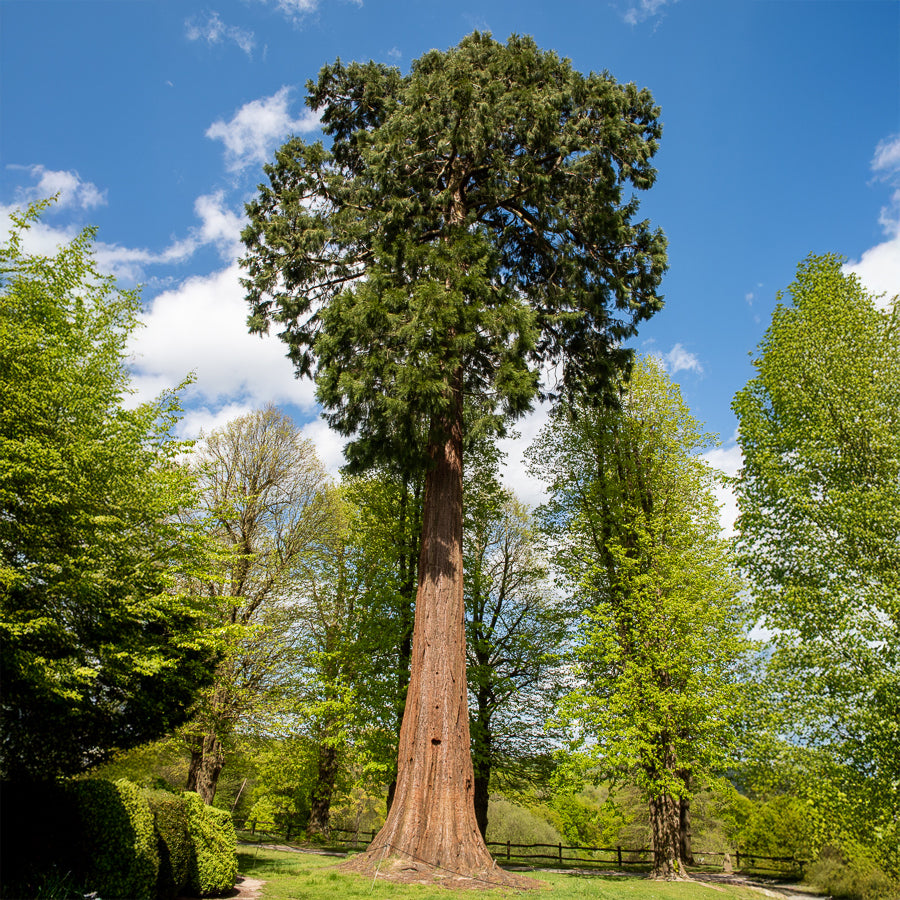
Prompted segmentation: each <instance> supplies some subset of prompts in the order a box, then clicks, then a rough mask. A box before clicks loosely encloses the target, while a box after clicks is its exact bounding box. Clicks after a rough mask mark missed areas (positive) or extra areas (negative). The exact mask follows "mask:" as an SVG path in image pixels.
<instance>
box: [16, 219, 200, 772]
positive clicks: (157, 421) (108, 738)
mask: <svg viewBox="0 0 900 900" xmlns="http://www.w3.org/2000/svg"><path fill="white" fill-rule="evenodd" d="M38 212H39V208H31V209H30V210H29V211H28V212H27V213H25V214H24V215H20V214H14V215H13V223H14V224H13V228H12V231H11V233H10V235H9V240H8V242H7V243H6V244H5V245H3V247H2V248H0V277H2V286H0V372H2V377H0V673H2V682H3V693H2V700H0V709H2V715H3V727H2V738H0V748H2V765H0V768H2V773H3V776H4V777H8V778H14V779H20V778H46V777H53V776H58V775H65V774H71V773H75V772H80V771H83V770H85V769H87V768H89V767H90V766H91V765H93V764H95V763H97V762H98V761H100V760H102V759H104V758H105V757H106V756H108V755H109V754H110V753H111V752H112V751H113V750H114V749H118V748H126V747H131V746H135V745H137V744H140V743H143V742H145V741H147V740H150V739H152V738H156V737H159V736H161V735H162V734H164V733H166V732H167V731H169V730H171V729H172V728H173V727H174V726H176V725H178V724H179V723H180V722H181V721H183V719H184V718H185V716H186V715H187V712H188V709H189V706H190V704H191V703H192V701H193V699H194V696H195V693H196V691H197V690H198V689H199V688H200V687H201V686H203V685H204V684H205V683H207V682H208V681H209V678H210V676H211V674H212V670H213V668H214V665H215V652H216V646H217V643H216V640H215V637H214V635H213V633H212V632H210V631H208V630H207V625H208V624H209V619H208V618H207V608H206V605H205V604H204V603H203V602H202V601H201V599H200V598H199V597H198V596H197V595H196V594H192V593H191V592H190V591H189V589H188V587H187V585H188V582H189V576H193V575H196V574H197V573H198V569H199V570H200V571H202V567H203V564H204V561H205V560H206V559H207V557H206V556H205V550H204V547H203V544H202V541H201V540H200V539H199V536H198V535H197V533H196V532H195V531H194V530H193V529H192V528H191V527H190V526H187V525H184V524H181V523H180V522H179V520H178V514H179V512H180V511H181V510H183V509H184V508H186V507H188V506H190V504H191V503H192V501H193V496H194V495H193V488H192V484H191V481H190V479H189V478H188V477H187V476H186V473H185V471H184V470H183V469H182V468H181V467H180V466H179V465H177V464H176V457H177V455H178V454H179V452H182V451H183V450H184V449H185V448H184V446H183V445H182V444H180V443H179V442H177V441H175V440H174V439H173V437H172V428H173V426H174V424H175V422H176V421H177V416H178V407H177V401H176V398H175V397H174V396H172V395H168V396H164V397H162V398H161V399H160V400H159V401H158V402H155V403H149V404H143V405H141V406H138V407H137V408H128V407H127V403H126V401H127V400H128V393H129V376H128V372H127V368H126V365H125V360H124V353H125V344H126V341H127V338H128V335H129V334H130V333H131V331H132V330H133V329H134V328H135V326H136V324H137V313H138V308H139V307H138V298H137V295H136V294H134V293H132V292H128V291H123V290H120V289H119V288H118V287H117V286H116V284H115V282H114V281H113V280H112V279H111V278H109V277H107V276H104V275H102V274H101V273H99V272H98V271H97V269H96V267H95V264H94V260H93V258H92V249H91V243H92V239H93V236H94V234H93V231H91V230H87V231H84V232H82V233H81V234H80V235H79V236H78V237H77V238H75V239H74V240H73V241H72V242H71V243H70V244H68V245H65V246H63V247H62V248H60V250H59V251H58V253H57V254H56V255H55V256H52V257H45V256H38V255H31V254H28V253H26V251H25V250H24V248H23V241H24V238H25V233H26V231H27V229H28V228H29V227H30V225H31V224H32V223H33V222H34V221H35V220H36V219H37V216H38Z"/></svg>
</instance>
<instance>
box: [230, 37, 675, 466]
mask: <svg viewBox="0 0 900 900" xmlns="http://www.w3.org/2000/svg"><path fill="white" fill-rule="evenodd" d="M307 88H308V91H309V97H308V100H307V103H308V105H309V106H310V107H311V108H312V109H314V110H317V111H320V112H321V113H322V121H323V125H324V129H325V132H326V134H328V135H329V136H330V137H331V139H332V144H331V148H330V150H326V149H325V148H324V147H323V146H322V145H321V144H318V143H317V144H313V145H307V144H305V143H304V142H303V141H302V140H300V139H299V138H294V139H292V140H291V141H289V142H288V143H287V144H285V145H284V146H283V147H282V148H281V150H280V151H278V153H277V154H276V159H275V163H274V164H272V165H269V166H266V174H267V175H268V178H269V183H268V184H267V185H261V186H260V194H259V197H258V199H257V200H255V201H254V202H252V203H250V204H249V205H248V207H247V211H248V215H249V218H250V225H249V226H248V228H247V229H246V230H245V231H244V233H243V236H242V237H243V241H244V243H245V245H246V247H247V254H246V256H245V258H244V260H243V265H244V266H245V268H246V270H247V278H246V280H245V282H244V283H245V286H246V288H247V292H248V300H249V302H250V305H251V308H252V313H251V317H250V326H251V328H252V329H253V330H256V331H266V330H268V327H269V325H270V323H273V322H274V323H275V324H276V325H277V326H278V327H279V329H281V331H280V336H281V337H282V339H283V340H285V341H286V342H287V344H288V346H289V348H290V356H291V359H292V360H293V361H294V364H295V365H296V367H297V369H298V371H299V372H300V373H301V374H311V373H312V372H313V371H315V376H316V380H317V383H318V396H319V399H320V401H321V402H322V404H323V406H324V407H325V409H326V413H325V415H326V418H327V419H328V420H329V422H330V423H331V424H332V425H333V426H334V427H336V428H337V429H339V430H340V431H341V432H342V433H344V434H348V435H354V439H353V440H352V441H351V443H350V444H349V446H348V448H347V456H348V459H349V461H350V464H351V466H352V467H354V468H362V467H365V466H367V465H369V464H371V463H373V462H379V461H384V460H385V459H387V460H393V461H396V462H399V463H400V464H401V465H404V466H406V467H407V468H408V469H409V470H413V469H414V468H415V467H416V465H421V464H422V462H423V454H424V451H425V445H426V443H427V442H428V441H429V440H431V441H434V440H439V439H440V437H441V435H445V434H446V432H445V429H446V427H447V422H449V419H448V417H451V418H452V416H451V413H452V411H453V409H454V404H455V400H454V391H455V390H457V388H458V387H460V385H459V384H458V382H456V379H457V378H461V380H462V384H461V389H462V391H463V393H464V394H465V396H466V397H467V401H468V400H471V407H470V421H469V422H468V424H467V430H468V431H469V432H470V434H475V433H484V432H487V431H491V430H496V431H502V429H503V427H504V422H506V421H508V420H510V419H512V418H515V417H516V416H518V415H519V414H521V413H522V412H523V411H525V410H526V409H527V408H528V407H529V405H530V404H531V402H532V400H533V398H534V397H535V396H536V395H537V393H538V381H539V372H540V367H541V365H542V364H553V363H560V364H561V365H562V381H561V382H560V384H561V387H562V389H563V390H564V391H567V392H571V391H575V390H579V389H581V388H584V387H588V388H592V389H597V388H600V387H602V386H603V385H605V384H606V383H608V381H609V378H610V376H611V375H612V374H613V373H614V372H615V371H617V370H619V369H620V368H621V367H622V366H624V365H625V364H626V363H627V361H628V359H629V358H630V353H629V351H627V350H626V349H624V348H623V347H622V341H623V339H625V338H626V337H628V336H629V335H632V334H633V333H634V332H635V329H636V327H637V324H638V323H639V322H640V321H641V320H642V319H645V318H647V317H649V316H650V315H652V314H653V313H654V312H655V311H656V310H658V309H659V308H660V306H661V300H660V298H659V296H658V295H657V293H656V289H657V287H658V285H659V281H660V278H661V276H662V272H663V271H664V269H665V238H664V237H663V235H662V233H661V232H659V231H654V230H653V229H651V227H650V225H649V223H648V222H646V221H635V217H636V213H637V209H638V204H637V200H636V199H635V198H634V196H632V195H629V194H627V193H626V191H628V190H629V189H630V188H636V189H639V190H644V189H646V188H649V187H650V186H651V185H652V184H653V181H654V179H655V175H656V172H655V170H654V169H653V167H652V166H651V165H650V159H651V158H652V156H653V155H654V153H655V152H656V148H657V139H658V138H659V135H660V132H661V126H660V124H659V122H658V119H657V116H658V109H657V108H656V107H655V106H654V104H653V100H652V97H651V96H650V94H649V92H647V91H646V90H638V89H637V88H636V87H635V86H634V85H631V84H629V85H620V84H618V83H617V82H616V81H615V80H614V79H613V78H612V77H611V76H610V75H609V74H607V73H603V74H594V73H591V74H589V75H582V74H581V73H579V72H576V71H575V70H574V69H573V68H572V66H571V64H570V63H569V61H568V60H564V59H560V58H559V57H558V56H557V55H556V54H555V53H552V52H545V51H542V50H540V49H539V48H538V47H537V46H536V45H535V43H534V41H532V40H531V39H530V38H527V37H518V36H513V37H511V38H510V39H509V41H508V42H507V43H506V45H502V44H499V43H497V42H496V41H494V40H492V39H491V37H490V35H487V34H479V33H477V32H476V33H474V34H472V35H470V36H468V37H466V38H465V39H463V41H462V42H461V43H460V44H459V45H458V46H457V47H453V48H451V49H450V50H448V51H446V52H441V51H437V50H434V51H431V52H429V53H427V54H425V55H424V56H423V57H421V58H420V59H418V60H416V61H415V62H414V63H413V66H412V70H411V72H410V74H409V75H407V76H401V75H400V73H399V72H398V71H397V70H395V69H391V68H388V67H386V66H382V65H378V64H376V63H374V62H373V63H369V64H367V65H360V64H357V63H351V64H350V65H347V66H344V65H343V64H342V63H341V62H340V61H337V62H336V63H335V64H334V65H333V66H326V67H325V68H324V69H323V70H322V72H321V73H320V76H319V80H318V83H312V82H310V83H309V84H308V85H307ZM442 423H443V424H442Z"/></svg>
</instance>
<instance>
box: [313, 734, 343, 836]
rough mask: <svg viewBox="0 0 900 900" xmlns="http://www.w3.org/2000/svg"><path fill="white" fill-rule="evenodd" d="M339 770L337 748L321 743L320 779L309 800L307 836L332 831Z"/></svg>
mask: <svg viewBox="0 0 900 900" xmlns="http://www.w3.org/2000/svg"><path fill="white" fill-rule="evenodd" d="M337 770H338V753H337V748H336V747H335V746H334V745H333V744H330V743H326V744H320V745H319V767H318V779H317V781H316V786H315V787H314V788H313V791H312V795H311V796H310V801H309V807H310V809H309V824H308V825H307V826H306V836H307V837H310V838H311V837H319V836H321V837H328V835H329V834H330V832H331V798H332V797H333V796H334V783H335V781H336V779H337Z"/></svg>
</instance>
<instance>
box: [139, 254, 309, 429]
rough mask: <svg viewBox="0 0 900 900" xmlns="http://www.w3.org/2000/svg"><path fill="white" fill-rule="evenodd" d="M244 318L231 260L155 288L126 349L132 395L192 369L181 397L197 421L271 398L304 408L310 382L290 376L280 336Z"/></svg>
mask: <svg viewBox="0 0 900 900" xmlns="http://www.w3.org/2000/svg"><path fill="white" fill-rule="evenodd" d="M246 320H247V305H246V302H245V300H244V290H243V287H242V286H241V283H240V271H239V268H238V266H237V264H236V263H235V264H232V265H230V266H228V267H226V268H224V269H222V270H220V271H218V272H213V273H212V274H210V275H205V276H198V277H193V278H188V279H187V280H185V281H184V282H183V283H182V284H180V285H179V286H178V287H176V288H174V289H172V290H169V291H165V292H164V293H162V294H159V295H158V296H157V297H156V298H154V299H153V300H152V302H151V303H150V307H149V310H148V311H147V313H146V314H145V316H144V327H143V328H141V329H140V330H138V331H137V332H136V334H135V335H134V336H133V337H132V340H131V344H130V347H129V352H130V354H131V356H132V359H133V362H132V370H133V372H134V379H133V383H134V386H135V388H136V389H137V391H138V397H137V399H138V400H147V399H150V398H151V397H154V396H156V395H157V394H159V393H160V391H161V390H164V389H167V388H173V387H175V386H176V385H178V384H179V383H181V381H182V380H183V379H184V378H185V376H186V375H187V374H188V373H189V372H193V373H194V375H195V379H196V380H195V382H194V384H193V385H192V386H191V387H190V389H189V390H188V393H187V400H188V401H189V403H190V405H191V407H192V408H194V409H197V410H199V411H198V413H197V415H198V416H199V417H200V418H199V419H198V422H199V421H203V422H206V423H207V424H208V423H209V421H213V420H215V421H218V420H219V419H218V417H219V415H220V413H221V411H222V410H223V409H224V408H226V407H228V406H229V405H232V406H234V405H236V407H237V408H241V409H243V408H245V407H256V406H260V405H263V404H265V403H268V402H273V403H280V404H292V405H295V406H298V407H300V408H301V409H302V410H305V411H308V412H312V411H313V410H314V409H315V397H314V388H313V385H312V384H311V383H310V382H309V381H308V380H303V381H298V380H297V379H296V378H294V372H293V367H292V365H291V363H290V362H289V361H288V359H287V358H286V357H285V347H284V345H283V344H282V342H281V341H279V340H278V339H277V338H276V337H274V336H266V337H264V338H260V337H258V336H256V335H251V334H249V333H248V331H247V324H246ZM204 408H205V410H206V412H203V409H204ZM204 416H205V417H206V418H204ZM210 417H212V418H210Z"/></svg>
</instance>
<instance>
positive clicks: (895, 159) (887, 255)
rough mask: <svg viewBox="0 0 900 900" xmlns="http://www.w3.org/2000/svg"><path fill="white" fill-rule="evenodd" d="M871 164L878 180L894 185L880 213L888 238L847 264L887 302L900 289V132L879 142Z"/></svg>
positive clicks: (851, 270)
mask: <svg viewBox="0 0 900 900" xmlns="http://www.w3.org/2000/svg"><path fill="white" fill-rule="evenodd" d="M871 167H872V171H873V172H874V173H875V177H876V179H877V180H878V181H883V182H886V183H888V184H890V185H891V186H892V187H893V191H892V194H891V201H890V203H889V204H888V205H887V206H885V207H883V208H882V210H881V216H880V217H879V222H880V223H881V227H882V228H883V229H884V232H885V234H886V236H887V240H886V241H883V242H882V243H880V244H876V245H875V246H874V247H870V248H869V249H868V250H866V251H864V252H863V254H862V255H861V256H860V258H859V259H858V260H850V261H849V262H848V263H847V265H846V266H845V267H844V268H845V270H846V271H849V272H854V273H856V275H858V276H859V279H860V281H862V283H863V284H864V285H865V286H866V287H867V288H868V289H869V290H870V291H872V293H874V294H876V295H878V294H883V295H884V298H883V299H884V301H885V302H886V301H887V300H888V299H890V298H891V297H894V296H895V295H896V294H897V293H900V134H897V135H893V136H892V137H889V138H886V139H885V140H883V141H880V142H879V144H878V146H877V147H876V148H875V155H874V157H873V158H872V166H871Z"/></svg>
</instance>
